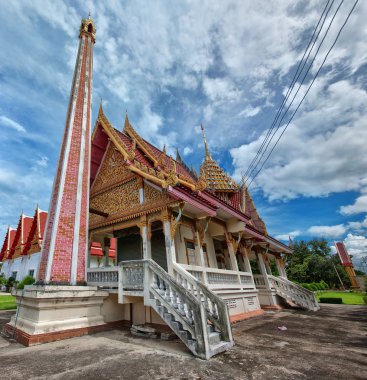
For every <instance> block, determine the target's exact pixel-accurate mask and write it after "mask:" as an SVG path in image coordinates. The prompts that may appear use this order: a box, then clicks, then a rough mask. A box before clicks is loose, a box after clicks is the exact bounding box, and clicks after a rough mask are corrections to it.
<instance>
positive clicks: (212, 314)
mask: <svg viewBox="0 0 367 380" xmlns="http://www.w3.org/2000/svg"><path fill="white" fill-rule="evenodd" d="M173 269H174V272H176V277H177V275H180V276H182V277H183V278H184V279H185V280H186V281H187V282H188V283H189V284H190V287H188V288H185V289H187V290H188V291H189V292H191V294H193V295H194V296H195V298H196V299H197V300H198V301H199V302H200V303H201V304H203V302H204V309H205V311H206V318H207V319H208V320H209V321H210V322H211V323H212V324H213V325H214V326H215V327H216V328H217V329H219V330H220V332H221V336H222V339H223V340H224V341H227V342H233V337H232V329H231V323H230V319H229V312H228V307H227V304H226V303H225V301H224V300H223V299H222V298H221V297H219V296H218V295H216V294H215V293H214V292H212V291H211V290H210V289H209V288H208V287H207V286H205V285H204V284H203V283H202V282H200V281H199V280H197V279H196V278H195V277H194V276H193V275H192V274H191V273H190V272H188V271H187V270H186V269H185V268H183V267H182V266H180V265H179V264H177V263H173ZM202 297H204V300H202ZM208 300H209V301H210V303H209V302H208Z"/></svg>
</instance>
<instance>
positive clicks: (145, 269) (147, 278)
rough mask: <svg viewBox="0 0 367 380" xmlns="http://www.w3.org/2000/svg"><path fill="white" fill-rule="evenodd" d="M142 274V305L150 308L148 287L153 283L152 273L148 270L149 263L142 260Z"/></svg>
mask: <svg viewBox="0 0 367 380" xmlns="http://www.w3.org/2000/svg"><path fill="white" fill-rule="evenodd" d="M143 272H144V280H143V283H144V305H146V306H150V285H151V284H152V282H153V278H152V276H153V272H152V271H151V270H150V267H149V261H148V260H144V262H143Z"/></svg>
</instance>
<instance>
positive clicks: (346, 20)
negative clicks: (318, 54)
mask: <svg viewBox="0 0 367 380" xmlns="http://www.w3.org/2000/svg"><path fill="white" fill-rule="evenodd" d="M358 1H359V0H356V1H355V2H354V4H353V7H352V8H351V10H350V11H349V13H348V16H347V17H346V19H345V21H344V23H343V25H342V26H341V27H340V29H339V32H338V34H337V36H336V38H335V39H334V42H333V44H332V45H331V47H330V48H329V50H328V52H327V53H326V55H325V57H324V59H323V61H322V63H321V65H320V67H319V69H318V70H317V72H316V74H315V75H314V78H313V79H312V81H311V83H310V85H309V86H308V88H307V90H306V92H305V94H304V95H303V97H302V99H301V101H300V102H299V104H298V106H297V107H296V109H295V110H294V112H293V114H292V116H291V118H290V119H289V121H288V122H287V124H286V125H285V127H284V129H283V131H282V133H281V134H280V136H279V137H278V139H277V141H276V142H275V144H274V145H273V147H272V149H271V150H270V152H269V154H268V155H267V157H266V159H265V160H264V161H263V163H262V165H261V167H260V169H259V170H258V171H257V172H256V174H255V176H253V177H252V179H251V182H250V183H249V186H250V185H251V184H252V182H253V181H254V180H255V178H256V177H257V176H258V175H259V173H260V172H261V170H262V168H263V167H264V165H265V163H266V162H267V161H268V160H269V157H270V156H271V154H272V153H273V151H274V149H275V147H276V146H277V145H278V143H279V141H280V139H281V138H282V136H283V134H284V132H285V131H286V130H287V128H288V126H289V124H290V123H291V121H292V120H293V118H294V116H295V114H296V113H297V111H298V109H299V108H300V106H301V104H302V103H303V101H304V100H305V98H306V96H307V94H308V93H309V91H310V89H311V88H312V86H313V84H314V82H315V80H316V78H317V77H318V75H319V73H320V71H321V69H322V68H323V66H324V64H325V62H326V59H327V58H328V56H329V54H330V52H331V51H332V49H333V48H334V46H335V44H336V42H337V41H338V39H339V37H340V34H341V32H342V31H343V29H344V27H345V25H346V24H347V22H348V20H349V18H350V16H351V14H352V13H353V11H354V9H355V7H356V6H357V4H358Z"/></svg>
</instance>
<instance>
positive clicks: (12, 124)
mask: <svg viewBox="0 0 367 380" xmlns="http://www.w3.org/2000/svg"><path fill="white" fill-rule="evenodd" d="M0 124H1V125H3V126H4V127H8V128H12V129H14V130H16V131H17V132H22V133H25V132H26V129H25V128H24V127H23V125H21V124H19V123H17V122H16V121H14V120H12V119H10V118H8V117H7V116H5V115H2V116H0Z"/></svg>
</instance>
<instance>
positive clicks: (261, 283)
mask: <svg viewBox="0 0 367 380" xmlns="http://www.w3.org/2000/svg"><path fill="white" fill-rule="evenodd" d="M253 277H254V282H255V285H256V288H260V289H261V288H266V284H265V279H264V276H263V275H261V274H254V275H253Z"/></svg>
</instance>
